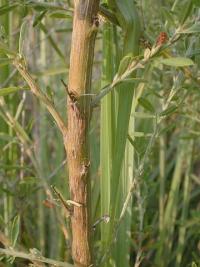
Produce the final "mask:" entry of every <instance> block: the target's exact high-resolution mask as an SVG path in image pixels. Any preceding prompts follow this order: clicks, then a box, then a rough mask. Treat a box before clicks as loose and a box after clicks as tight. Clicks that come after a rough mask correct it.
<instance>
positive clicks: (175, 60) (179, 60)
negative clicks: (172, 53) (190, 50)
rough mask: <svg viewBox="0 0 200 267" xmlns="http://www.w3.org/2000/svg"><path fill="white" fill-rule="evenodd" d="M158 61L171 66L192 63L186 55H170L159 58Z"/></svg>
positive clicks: (189, 64) (182, 65)
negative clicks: (169, 56)
mask: <svg viewBox="0 0 200 267" xmlns="http://www.w3.org/2000/svg"><path fill="white" fill-rule="evenodd" d="M159 61H160V63H162V64H165V65H168V66H172V67H185V66H191V65H194V62H193V61H192V60H191V59H190V58H186V57H171V58H164V59H161V60H159Z"/></svg>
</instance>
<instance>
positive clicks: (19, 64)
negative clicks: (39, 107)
mask: <svg viewBox="0 0 200 267" xmlns="http://www.w3.org/2000/svg"><path fill="white" fill-rule="evenodd" d="M13 65H14V66H15V67H16V68H17V70H18V71H19V73H20V74H21V75H22V77H23V78H24V80H25V81H26V82H27V84H28V85H29V87H30V89H31V91H32V93H33V94H34V95H35V96H36V97H37V98H38V99H39V100H41V102H42V103H43V104H44V105H45V106H46V108H47V109H48V111H49V113H50V114H51V116H52V117H53V118H54V120H55V122H56V124H57V126H58V128H59V129H60V131H61V133H62V134H63V135H64V136H66V134H67V128H66V126H65V123H64V121H63V119H62V118H61V116H60V114H59V113H58V111H57V110H56V108H55V106H54V104H53V103H52V101H51V100H50V99H49V97H48V96H47V95H46V94H45V93H43V92H42V91H41V89H40V87H39V86H38V84H37V83H36V82H35V80H34V79H33V78H32V76H31V75H30V73H29V72H28V70H27V67H26V65H25V62H24V61H23V60H22V59H21V58H19V57H16V58H15V59H14V61H13Z"/></svg>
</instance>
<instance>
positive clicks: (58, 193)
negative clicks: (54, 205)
mask: <svg viewBox="0 0 200 267" xmlns="http://www.w3.org/2000/svg"><path fill="white" fill-rule="evenodd" d="M51 188H52V189H53V191H54V193H55V194H56V195H57V197H58V199H59V200H60V202H61V203H62V204H63V206H64V208H65V210H66V211H67V213H68V215H71V213H72V209H71V208H70V206H69V205H68V203H67V201H66V200H65V199H64V198H63V196H62V194H61V193H60V192H59V191H58V189H57V188H56V187H55V186H53V185H52V186H51Z"/></svg>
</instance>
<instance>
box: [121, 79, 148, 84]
mask: <svg viewBox="0 0 200 267" xmlns="http://www.w3.org/2000/svg"><path fill="white" fill-rule="evenodd" d="M122 82H123V83H131V84H132V83H146V82H147V80H145V79H141V78H127V79H124V80H122Z"/></svg>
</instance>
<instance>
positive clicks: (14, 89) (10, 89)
mask: <svg viewBox="0 0 200 267" xmlns="http://www.w3.org/2000/svg"><path fill="white" fill-rule="evenodd" d="M20 90H29V88H28V87H21V88H20V87H15V86H13V87H5V88H0V96H6V95H9V94H12V93H15V92H17V91H20Z"/></svg>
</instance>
